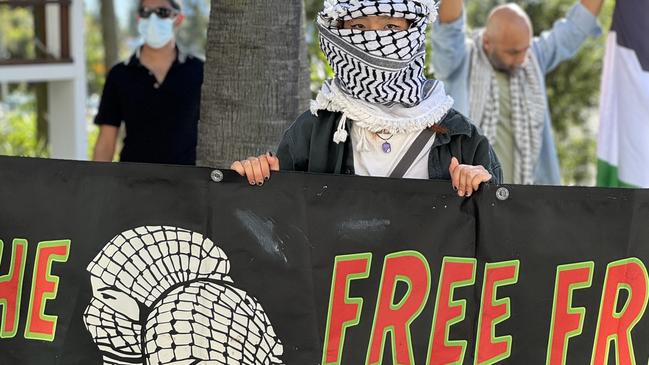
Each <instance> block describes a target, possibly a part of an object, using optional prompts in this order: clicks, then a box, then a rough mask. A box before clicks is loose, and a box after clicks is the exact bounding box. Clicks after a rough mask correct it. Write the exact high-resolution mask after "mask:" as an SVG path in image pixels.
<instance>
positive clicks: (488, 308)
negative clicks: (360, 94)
mask: <svg viewBox="0 0 649 365" xmlns="http://www.w3.org/2000/svg"><path fill="white" fill-rule="evenodd" d="M220 177H221V176H219V174H218V173H213V171H212V170H211V169H204V168H191V167H170V166H152V165H140V164H95V163H82V162H68V161H49V160H37V159H18V158H1V159H0V203H1V204H2V214H1V219H0V240H2V243H1V244H0V252H1V261H0V364H100V363H102V362H103V363H106V364H198V363H203V362H204V363H206V364H239V363H240V364H300V365H301V364H354V365H357V364H381V363H382V364H452V363H465V364H472V363H480V364H492V363H503V364H524V363H533V364H536V363H544V362H545V363H548V364H591V363H592V364H606V363H609V364H613V363H618V364H635V363H640V364H646V363H647V360H648V359H649V347H647V346H646V344H647V342H648V341H649V320H648V319H647V318H646V317H647V316H645V313H646V306H647V300H648V299H649V292H648V290H647V289H648V288H647V287H648V285H649V279H648V277H647V270H646V265H647V262H648V260H649V224H648V223H649V193H648V192H647V191H641V190H608V189H587V188H549V187H521V186H502V187H499V186H484V187H483V188H482V189H481V191H480V192H479V193H478V194H476V195H475V196H473V197H471V198H470V199H462V198H459V197H457V196H456V194H455V193H454V192H453V191H452V188H451V185H450V183H449V182H432V181H419V180H417V181H415V180H392V179H382V178H360V177H345V176H332V175H312V174H301V173H278V174H275V175H274V176H273V177H272V178H271V180H270V181H269V182H268V183H267V184H266V185H265V186H263V187H261V188H259V187H251V186H249V185H248V184H247V182H246V181H244V179H242V178H241V177H239V176H238V175H236V174H234V173H232V172H230V171H223V176H222V177H223V178H222V180H221V179H220ZM214 180H217V181H218V180H221V181H219V182H216V181H214ZM210 361H211V362H210Z"/></svg>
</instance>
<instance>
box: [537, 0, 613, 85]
mask: <svg viewBox="0 0 649 365" xmlns="http://www.w3.org/2000/svg"><path fill="white" fill-rule="evenodd" d="M601 3H602V0H582V1H581V2H580V3H577V4H575V6H573V7H572V9H570V11H568V14H567V15H566V17H565V18H563V19H559V20H557V21H556V22H555V23H554V26H553V27H552V29H551V30H548V31H545V32H543V33H542V34H541V35H540V36H539V37H536V38H535V39H534V43H533V45H532V49H533V51H534V53H535V54H536V57H537V59H538V61H539V66H540V67H541V70H542V71H543V72H544V73H548V72H550V71H552V70H553V69H554V68H555V67H557V66H558V65H559V64H560V63H561V62H563V61H565V60H567V59H570V58H572V57H573V56H574V55H575V54H576V53H577V51H578V50H579V48H580V47H581V46H582V45H583V44H584V42H585V41H586V39H588V37H596V36H599V35H600V34H601V32H602V29H601V27H600V26H599V23H598V22H597V17H596V16H595V13H594V12H593V11H595V12H598V11H599V9H600V8H601ZM588 6H592V8H593V10H591V9H589V8H588Z"/></svg>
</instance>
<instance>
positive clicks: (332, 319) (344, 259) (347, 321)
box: [322, 253, 372, 365]
mask: <svg viewBox="0 0 649 365" xmlns="http://www.w3.org/2000/svg"><path fill="white" fill-rule="evenodd" d="M371 263H372V254H371V253H364V254H358V255H346V256H337V257H336V262H335V264H334V272H333V278H332V279H331V293H330V294H329V295H330V298H329V314H328V315H327V330H326V332H325V342H324V347H323V349H324V350H323V354H322V364H323V365H324V364H340V361H341V360H342V351H343V346H344V344H345V331H346V330H347V328H348V327H352V326H355V325H357V324H358V322H359V321H360V318H361V311H362V308H363V299H362V298H350V297H349V285H350V284H351V281H352V280H358V279H367V278H368V277H369V276H370V265H371Z"/></svg>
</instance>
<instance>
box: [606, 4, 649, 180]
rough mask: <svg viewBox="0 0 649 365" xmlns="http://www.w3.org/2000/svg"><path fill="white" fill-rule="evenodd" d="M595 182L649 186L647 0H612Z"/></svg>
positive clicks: (648, 35)
mask: <svg viewBox="0 0 649 365" xmlns="http://www.w3.org/2000/svg"><path fill="white" fill-rule="evenodd" d="M600 119H601V120H600V129H599V138H598V139H599V143H598V147H597V157H598V174H597V175H598V176H597V183H598V185H599V186H613V187H641V188H649V0H618V1H617V3H616V5H615V13H614V14H613V26H612V29H611V32H610V33H609V36H608V41H607V48H606V58H605V60H604V75H603V77H602V96H601V103H600Z"/></svg>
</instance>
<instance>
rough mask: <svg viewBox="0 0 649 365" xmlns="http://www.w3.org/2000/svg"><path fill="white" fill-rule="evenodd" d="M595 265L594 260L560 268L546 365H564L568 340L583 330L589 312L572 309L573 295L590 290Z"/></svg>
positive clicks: (555, 290)
mask: <svg viewBox="0 0 649 365" xmlns="http://www.w3.org/2000/svg"><path fill="white" fill-rule="evenodd" d="M594 266H595V263H593V262H592V261H591V262H581V263H577V264H568V265H561V266H559V267H557V275H556V279H555V284H554V304H553V305H552V322H551V324H550V337H549V340H548V351H547V357H546V360H545V363H546V364H547V365H564V364H565V363H566V356H567V354H568V341H570V338H571V337H575V336H579V335H580V334H581V332H582V331H583V327H584V316H585V314H586V309H585V308H583V307H578V308H573V306H572V296H573V292H574V291H575V290H577V289H584V288H590V286H591V285H592V283H593V268H594Z"/></svg>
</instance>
